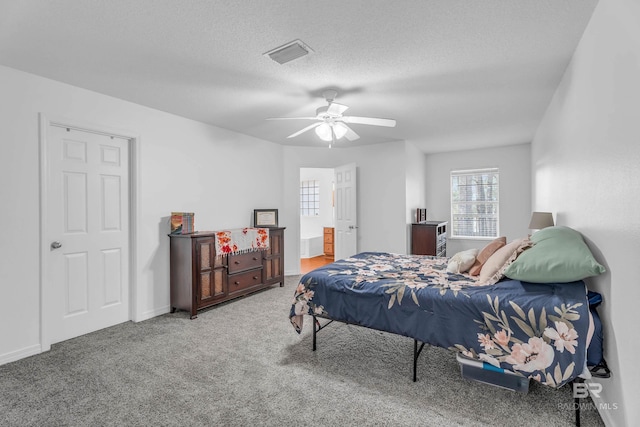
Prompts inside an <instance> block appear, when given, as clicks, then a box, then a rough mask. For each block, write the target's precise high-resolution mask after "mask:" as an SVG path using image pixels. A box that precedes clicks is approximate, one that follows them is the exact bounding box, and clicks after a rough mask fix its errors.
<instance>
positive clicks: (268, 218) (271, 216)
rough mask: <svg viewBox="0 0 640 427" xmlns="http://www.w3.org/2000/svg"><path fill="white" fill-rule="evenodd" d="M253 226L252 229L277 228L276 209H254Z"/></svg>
mask: <svg viewBox="0 0 640 427" xmlns="http://www.w3.org/2000/svg"><path fill="white" fill-rule="evenodd" d="M253 226H254V227H267V228H269V227H277V226H278V209H254V210H253Z"/></svg>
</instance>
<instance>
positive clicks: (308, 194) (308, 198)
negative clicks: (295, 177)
mask: <svg viewBox="0 0 640 427" xmlns="http://www.w3.org/2000/svg"><path fill="white" fill-rule="evenodd" d="M300 215H301V216H318V215H320V185H319V183H318V181H301V182H300Z"/></svg>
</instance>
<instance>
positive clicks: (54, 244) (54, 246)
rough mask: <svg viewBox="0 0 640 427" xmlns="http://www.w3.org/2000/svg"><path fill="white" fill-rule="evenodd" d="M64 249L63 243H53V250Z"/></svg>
mask: <svg viewBox="0 0 640 427" xmlns="http://www.w3.org/2000/svg"><path fill="white" fill-rule="evenodd" d="M61 247H62V243H60V242H52V243H51V249H60V248H61Z"/></svg>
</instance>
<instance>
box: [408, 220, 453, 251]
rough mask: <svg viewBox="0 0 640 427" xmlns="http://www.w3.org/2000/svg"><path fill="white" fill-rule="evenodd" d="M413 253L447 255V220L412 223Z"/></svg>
mask: <svg viewBox="0 0 640 427" xmlns="http://www.w3.org/2000/svg"><path fill="white" fill-rule="evenodd" d="M411 253H412V254H413V255H432V256H439V257H444V256H447V222H446V221H424V222H421V223H419V224H411Z"/></svg>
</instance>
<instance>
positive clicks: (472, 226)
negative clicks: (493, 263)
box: [451, 168, 500, 238]
mask: <svg viewBox="0 0 640 427" xmlns="http://www.w3.org/2000/svg"><path fill="white" fill-rule="evenodd" d="M499 193H500V191H499V171H498V168H490V169H475V170H460V171H452V172H451V237H492V238H496V237H498V233H499V232H500V230H499V227H498V224H499V223H500V221H499V219H500V218H499V197H498V195H499Z"/></svg>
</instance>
